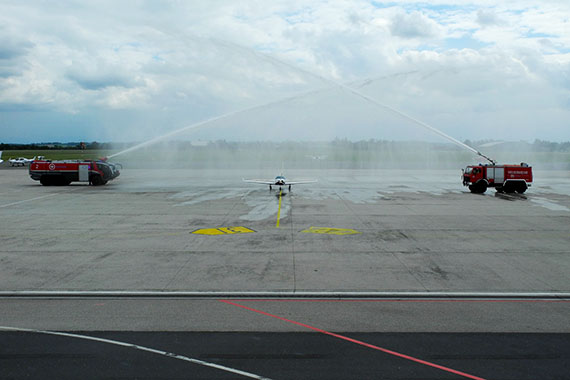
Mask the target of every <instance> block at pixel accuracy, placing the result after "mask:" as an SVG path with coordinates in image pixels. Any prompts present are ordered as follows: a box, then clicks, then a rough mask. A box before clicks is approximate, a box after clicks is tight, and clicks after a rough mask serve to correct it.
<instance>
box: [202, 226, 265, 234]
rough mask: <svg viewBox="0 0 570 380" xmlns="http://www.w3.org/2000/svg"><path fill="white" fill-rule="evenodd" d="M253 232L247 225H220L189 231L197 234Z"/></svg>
mask: <svg viewBox="0 0 570 380" xmlns="http://www.w3.org/2000/svg"><path fill="white" fill-rule="evenodd" d="M252 232H255V231H254V230H250V229H249V228H247V227H240V226H237V227H220V228H202V229H199V230H196V231H193V232H191V233H192V234H199V235H231V234H248V233H252Z"/></svg>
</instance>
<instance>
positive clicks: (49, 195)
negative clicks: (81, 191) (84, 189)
mask: <svg viewBox="0 0 570 380" xmlns="http://www.w3.org/2000/svg"><path fill="white" fill-rule="evenodd" d="M75 190H77V188H74V189H70V190H68V191H60V192H58V193H51V194H47V195H42V196H41V197H35V198H30V199H24V200H23V201H17V202H12V203H7V204H5V205H0V208H3V207H9V206H15V205H19V204H20V203H26V202H32V201H37V200H38V199H44V198H49V197H55V196H56V195H60V194H66V193H70V192H72V191H75Z"/></svg>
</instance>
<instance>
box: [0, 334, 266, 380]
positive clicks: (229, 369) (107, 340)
mask: <svg viewBox="0 0 570 380" xmlns="http://www.w3.org/2000/svg"><path fill="white" fill-rule="evenodd" d="M0 330H4V331H22V332H31V333H38V334H48V335H58V336H65V337H69V338H78V339H85V340H92V341H95V342H101V343H107V344H114V345H116V346H123V347H129V348H134V349H135V350H140V351H146V352H150V353H153V354H157V355H162V356H166V357H169V358H174V359H179V360H184V361H187V362H190V363H194V364H199V365H203V366H206V367H211V368H215V369H219V370H222V371H226V372H231V373H235V374H237V375H241V376H244V377H249V378H251V379H259V380H271V379H269V378H267V377H262V376H259V375H256V374H253V373H249V372H245V371H240V370H239V369H234V368H230V367H226V366H223V365H219V364H214V363H209V362H205V361H202V360H198V359H193V358H189V357H187V356H183V355H178V354H173V353H171V352H166V351H161V350H155V349H154V348H148V347H144V346H139V345H138V344H132V343H125V342H119V341H117V340H111V339H104V338H97V337H94V336H89V335H80V334H72V333H64V332H59V331H47V330H35V329H25V328H20V327H7V326H0Z"/></svg>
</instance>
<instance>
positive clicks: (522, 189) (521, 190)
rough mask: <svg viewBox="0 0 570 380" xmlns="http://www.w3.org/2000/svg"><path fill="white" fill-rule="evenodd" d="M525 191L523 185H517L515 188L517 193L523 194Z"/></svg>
mask: <svg viewBox="0 0 570 380" xmlns="http://www.w3.org/2000/svg"><path fill="white" fill-rule="evenodd" d="M525 191H526V188H525V187H524V186H519V187H518V188H517V193H519V194H523V193H524V192H525Z"/></svg>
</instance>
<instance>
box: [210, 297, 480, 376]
mask: <svg viewBox="0 0 570 380" xmlns="http://www.w3.org/2000/svg"><path fill="white" fill-rule="evenodd" d="M219 301H220V302H223V303H226V304H228V305H233V306H237V307H241V308H242V309H246V310H249V311H253V312H255V313H258V314H262V315H266V316H268V317H272V318H276V319H279V320H282V321H285V322H289V323H292V324H294V325H297V326H301V327H305V328H307V329H310V330H313V331H317V332H320V333H322V334H325V335H330V336H332V337H335V338H338V339H342V340H346V341H348V342H351V343H356V344H359V345H361V346H364V347H368V348H372V349H374V350H378V351H382V352H384V353H386V354H389V355H393V356H397V357H399V358H402V359H406V360H411V361H413V362H416V363H419V364H423V365H426V366H429V367H433V368H437V369H440V370H442V371H445V372H449V373H453V374H455V375H459V376H463V377H466V378H468V379H472V380H485V379H484V378H482V377H477V376H474V375H470V374H468V373H465V372H461V371H457V370H455V369H451V368H448V367H444V366H442V365H439V364H435V363H431V362H428V361H425V360H422V359H418V358H414V357H413V356H409V355H405V354H401V353H399V352H396V351H392V350H388V349H386V348H382V347H378V346H375V345H373V344H370V343H366V342H362V341H360V340H357V339H353V338H349V337H347V336H344V335H340V334H335V333H333V332H329V331H326V330H323V329H320V328H318V327H314V326H311V325H307V324H305V323H301V322H296V321H293V320H291V319H287V318H283V317H280V316H278V315H275V314H270V313H267V312H265V311H261V310H257V309H254V308H252V307H248V306H244V305H240V304H238V303H235V302H232V301H228V300H219Z"/></svg>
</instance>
